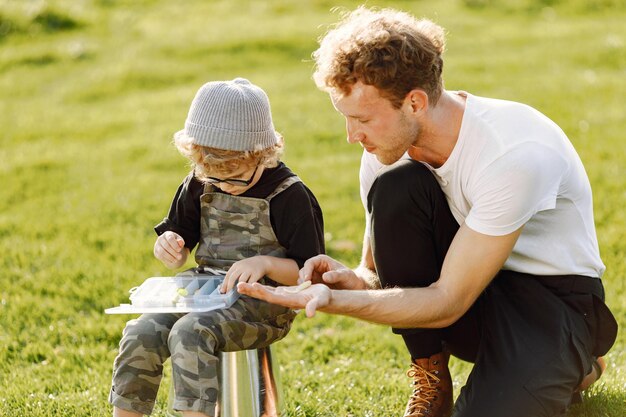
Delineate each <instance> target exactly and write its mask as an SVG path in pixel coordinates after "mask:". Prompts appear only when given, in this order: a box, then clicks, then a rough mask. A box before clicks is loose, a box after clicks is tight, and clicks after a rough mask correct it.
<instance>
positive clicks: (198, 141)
mask: <svg viewBox="0 0 626 417" xmlns="http://www.w3.org/2000/svg"><path fill="white" fill-rule="evenodd" d="M174 141H175V144H176V147H177V148H178V150H179V151H180V152H181V153H182V154H183V155H184V156H186V157H187V158H189V159H190V160H191V163H192V166H193V171H192V172H191V173H190V174H189V175H188V176H187V177H186V178H185V179H184V180H183V183H182V184H181V185H180V186H179V188H178V191H177V192H176V196H175V197H174V201H173V202H172V205H171V208H170V211H169V214H168V217H167V218H165V219H164V220H163V221H162V222H161V223H159V224H158V225H157V226H156V227H155V230H156V232H157V234H158V235H159V237H158V238H157V240H156V242H155V245H154V255H155V256H156V257H157V259H159V260H161V261H162V262H163V263H164V264H165V265H166V266H167V267H169V268H171V269H176V268H179V267H181V266H183V265H184V264H185V262H186V260H187V257H188V256H189V254H190V252H191V250H192V249H193V248H194V247H196V246H197V248H196V252H195V260H196V262H197V263H198V265H199V266H209V267H217V268H223V269H226V268H228V272H227V274H226V276H225V278H224V283H223V285H222V292H226V291H228V290H230V289H231V288H233V286H235V285H236V283H237V282H250V283H253V282H256V281H259V280H261V281H262V282H265V283H266V284H267V283H269V284H270V285H279V284H282V285H295V284H296V281H297V279H298V270H299V268H300V267H302V265H303V264H304V261H305V260H307V259H308V258H310V257H312V256H315V255H317V254H320V253H323V252H324V233H323V220H322V213H321V210H320V207H319V205H318V203H317V200H316V199H315V197H314V196H313V194H312V193H311V191H310V190H309V189H308V188H307V187H306V186H305V185H304V184H303V183H302V182H301V181H300V179H299V178H298V177H297V176H296V175H295V174H294V173H293V172H292V171H291V170H290V169H289V168H287V167H286V166H285V165H284V164H283V163H282V162H280V161H279V158H280V155H281V153H282V150H283V139H282V137H281V136H280V135H279V134H278V133H277V132H276V131H274V126H273V123H272V118H271V111H270V104H269V100H268V98H267V96H266V94H265V93H264V92H263V90H261V89H260V88H259V87H257V86H255V85H253V84H251V83H250V82H249V81H248V80H245V79H242V78H237V79H235V80H233V81H225V82H221V81H217V82H209V83H207V84H205V85H204V86H202V88H201V89H200V90H199V91H198V93H197V94H196V97H195V98H194V100H193V102H192V103H191V108H190V110H189V114H188V116H187V120H186V122H185V129H184V130H182V131H180V132H178V133H176V135H175V137H174ZM294 316H295V313H294V312H293V311H292V310H290V309H288V308H285V307H280V306H277V305H272V304H268V303H266V302H264V301H259V300H256V299H253V298H249V297H246V296H241V297H240V298H239V299H238V300H237V301H236V302H235V303H234V304H233V305H232V306H231V307H230V308H228V309H223V310H214V311H209V312H206V313H189V314H184V315H183V314H144V315H142V316H140V317H139V318H138V319H136V320H131V321H129V322H128V323H127V325H126V328H125V329H124V332H123V336H122V340H121V341H120V351H119V354H118V356H117V358H116V359H115V364H114V372H113V384H112V388H111V392H110V395H109V401H110V402H111V404H113V406H114V412H113V414H114V416H141V415H142V414H150V413H151V412H152V408H153V406H154V402H155V399H156V396H157V391H158V388H159V383H160V381H161V376H162V370H163V363H164V361H165V360H166V359H167V357H169V356H171V360H172V373H173V377H174V378H173V379H174V386H175V391H176V398H175V400H174V409H177V410H181V411H183V415H184V416H203V415H207V416H213V415H214V413H215V405H216V401H217V398H218V390H219V386H218V380H217V373H218V368H219V352H222V351H236V350H244V349H255V348H260V347H264V346H268V345H270V344H271V343H273V342H275V341H277V340H280V339H282V338H283V337H284V336H285V335H286V334H287V332H288V331H289V329H290V326H291V322H292V320H293V318H294Z"/></svg>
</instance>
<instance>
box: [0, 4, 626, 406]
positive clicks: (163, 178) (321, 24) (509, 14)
mask: <svg viewBox="0 0 626 417" xmlns="http://www.w3.org/2000/svg"><path fill="white" fill-rule="evenodd" d="M359 3H360V2H357V1H339V0H338V1H330V0H308V1H300V2H291V1H287V0H273V1H252V0H250V1H244V0H238V1H232V0H212V1H201V0H188V1H185V2H173V1H166V0H80V1H73V0H56V1H34V0H29V1H26V0H24V1H19V0H0V98H1V99H0V126H1V127H2V130H1V131H0V161H2V163H1V164H0V252H1V253H2V256H1V257H0V416H19V417H21V416H29V417H30V416H33V417H43V416H68V417H75V416H107V415H109V414H110V408H109V405H108V403H107V395H108V390H109V384H110V375H111V367H112V362H113V358H114V357H115V355H116V352H117V344H118V342H119V338H120V336H121V330H122V328H123V326H124V323H125V321H126V320H128V319H129V317H128V316H106V315H104V313H103V311H104V309H105V308H107V307H110V306H113V305H117V304H119V303H120V302H124V301H125V300H126V295H127V294H126V291H127V289H128V288H130V287H133V286H135V285H137V284H138V283H140V282H142V281H143V280H144V279H145V278H147V277H150V276H155V275H164V274H168V271H167V270H166V269H165V268H164V267H163V266H162V265H161V264H160V263H159V262H158V261H156V260H155V259H154V258H153V256H152V245H153V242H154V237H155V235H154V232H153V230H152V226H153V225H154V224H156V223H157V222H159V221H160V220H161V219H162V218H163V217H164V216H165V215H166V214H167V209H168V207H169V203H170V201H171V198H172V196H173V193H174V191H175V190H176V187H177V186H178V184H179V182H180V180H181V179H182V178H183V177H184V176H185V174H186V173H187V171H188V166H187V165H186V163H185V160H184V159H183V158H182V157H181V156H180V155H179V154H178V153H177V152H176V150H175V149H174V147H173V146H172V145H171V135H172V133H173V132H175V131H177V130H179V129H180V128H181V127H182V125H183V122H184V119H185V116H186V113H187V110H188V106H189V103H190V101H191V99H192V98H193V95H194V94H195V91H196V90H197V88H198V87H199V86H200V85H201V84H202V83H204V82H206V81H209V80H215V79H231V78H234V77H236V76H242V77H247V78H249V79H251V80H252V81H253V82H255V83H257V84H259V85H260V86H262V87H263V88H264V89H265V90H266V91H267V93H268V95H269V97H270V100H271V102H272V107H273V114H274V122H275V125H276V127H277V129H278V130H279V131H280V132H281V133H283V135H284V136H285V139H286V143H287V145H286V146H287V147H286V154H285V158H284V159H285V161H286V162H287V163H288V164H289V165H290V166H291V167H292V168H293V169H294V170H295V171H296V172H297V173H298V174H299V175H300V177H301V178H302V179H303V180H304V181H305V182H306V183H307V184H308V185H309V186H310V188H311V189H312V190H313V191H314V192H315V194H316V195H317V197H318V199H319V200H320V203H321V205H322V209H323V210H324V214H325V225H326V232H327V235H326V239H327V245H328V249H329V253H330V254H331V255H333V256H335V257H338V258H339V259H342V260H343V261H345V262H347V263H348V264H350V265H355V264H356V262H357V261H358V258H359V252H360V241H361V236H362V229H363V213H362V208H361V205H360V200H359V195H358V165H359V158H360V151H359V150H360V148H359V147H356V146H349V145H347V144H346V142H345V134H344V130H343V129H344V126H343V120H342V119H341V117H340V116H339V115H338V114H337V113H336V112H335V111H334V110H333V108H332V106H331V104H330V102H329V100H328V98H327V96H326V95H325V94H324V93H322V92H320V91H318V90H317V89H316V88H315V86H314V84H313V82H312V80H311V73H312V63H311V60H310V54H311V52H312V51H313V50H314V49H315V48H316V40H317V38H318V37H319V36H320V35H322V34H323V33H324V31H325V25H327V24H329V23H332V22H334V21H336V20H337V14H336V13H333V12H331V10H330V9H331V8H332V7H334V6H346V7H348V8H353V7H355V6H356V5H358V4H359ZM368 4H369V5H371V6H374V5H378V6H393V7H398V8H402V9H404V10H407V11H410V12H413V13H415V14H416V15H418V16H422V15H423V16H427V17H430V18H432V19H434V20H436V21H437V22H439V23H440V24H442V25H443V26H444V27H446V28H447V30H448V31H449V35H448V51H447V53H446V66H445V70H444V73H445V74H446V86H447V88H449V89H463V90H466V91H469V92H472V93H473V94H477V95H484V96H493V97H498V98H504V99H511V100H517V101H522V102H525V103H528V104H530V105H532V106H534V107H536V108H538V109H539V110H541V111H542V112H544V113H545V114H547V115H548V116H549V117H551V118H552V119H553V120H555V121H556V122H557V123H558V124H559V125H560V126H561V127H562V128H563V129H564V130H565V132H566V133H567V134H568V135H569V137H570V138H571V140H572V141H573V142H574V145H575V146H576V148H577V150H578V152H579V154H580V156H581V158H582V160H583V162H584V163H585V166H586V169H587V172H588V174H589V177H590V180H591V183H592V187H593V189H594V204H595V216H596V225H597V229H598V237H599V242H600V247H601V248H600V249H601V253H602V257H603V260H604V262H605V263H606V265H607V272H606V274H605V276H604V280H605V285H606V287H607V302H608V304H609V305H610V306H611V307H612V309H613V311H614V313H615V314H616V316H617V317H618V320H619V322H620V325H621V326H626V319H625V317H626V285H625V284H624V279H623V277H624V276H625V275H626V260H625V256H624V255H625V254H626V239H624V236H625V234H624V230H625V228H626V212H625V211H624V207H626V171H625V169H624V161H625V160H626V141H625V140H624V132H625V131H626V119H625V117H624V114H626V100H625V99H624V98H625V97H626V25H624V22H626V7H625V6H624V5H623V2H622V1H620V0H586V1H583V0H571V1H565V0H561V1H559V0H464V1H463V0H439V1H437V2H435V1H430V2H427V1H412V2H409V1H401V0H397V1H389V2H384V1H369V2H368ZM625 348H626V339H625V337H624V335H623V332H622V333H620V336H619V338H618V341H617V343H616V345H615V346H614V348H613V349H612V351H611V352H610V353H609V355H608V362H609V369H608V370H607V373H606V375H605V377H603V378H602V382H601V383H599V384H597V385H596V386H595V387H594V388H593V389H591V390H590V391H589V392H588V393H586V398H585V402H584V404H583V405H580V406H576V407H573V408H572V410H571V411H570V412H569V414H568V417H582V416H592V417H600V416H602V417H604V416H610V417H618V416H624V415H626V353H625ZM276 352H277V354H278V356H279V361H280V365H281V378H282V383H283V391H284V395H285V403H286V411H287V413H286V415H289V416H395V415H399V414H400V413H401V412H402V410H403V408H404V404H405V401H406V398H407V395H408V393H409V392H410V386H409V383H408V379H407V378H406V377H405V376H404V371H405V370H406V368H407V366H408V359H409V358H408V355H407V353H406V351H405V349H404V347H403V344H402V342H401V340H400V339H399V338H398V337H396V336H394V335H393V334H391V332H390V330H389V329H387V328H385V327H382V326H376V325H370V324H366V323H363V322H358V321H355V320H352V319H349V318H344V317H332V316H328V315H324V314H319V315H317V316H316V317H315V318H314V319H310V320H307V319H305V318H303V317H298V318H297V319H296V322H295V324H294V329H293V331H292V333H291V334H290V335H289V336H288V337H287V338H286V339H285V340H284V341H281V342H280V343H278V344H277V345H276ZM451 366H452V369H453V372H454V384H455V390H456V392H458V389H459V388H460V387H461V386H462V385H463V383H464V381H465V378H466V377H467V374H468V372H469V369H470V367H469V365H468V364H465V363H462V362H460V361H453V362H452V365H451ZM168 372H169V369H168ZM169 384H170V380H169V378H166V379H165V380H164V384H163V385H164V386H163V389H162V390H161V395H160V397H159V403H158V405H157V410H156V411H155V413H154V415H157V416H163V415H165V414H164V413H165V412H164V408H165V404H166V401H167V400H166V394H167V392H168V388H169Z"/></svg>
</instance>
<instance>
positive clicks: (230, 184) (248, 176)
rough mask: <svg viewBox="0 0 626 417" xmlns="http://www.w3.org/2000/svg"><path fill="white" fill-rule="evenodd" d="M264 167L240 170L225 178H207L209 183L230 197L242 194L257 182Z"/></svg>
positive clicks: (258, 166)
mask: <svg viewBox="0 0 626 417" xmlns="http://www.w3.org/2000/svg"><path fill="white" fill-rule="evenodd" d="M264 169H265V167H264V166H261V165H257V166H255V167H253V168H242V169H238V170H235V171H233V173H232V175H228V176H227V177H223V178H218V177H209V182H210V183H211V184H212V185H214V186H215V187H217V188H219V189H220V190H222V191H224V192H225V193H228V194H232V195H239V194H243V193H245V192H246V191H248V190H249V189H250V188H252V187H254V185H255V184H256V183H257V182H259V179H260V178H261V175H262V174H263V170H264Z"/></svg>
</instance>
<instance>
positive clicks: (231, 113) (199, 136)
mask: <svg viewBox="0 0 626 417" xmlns="http://www.w3.org/2000/svg"><path fill="white" fill-rule="evenodd" d="M176 135H186V136H189V137H191V138H192V141H193V143H195V144H197V145H202V146H208V147H211V148H217V149H224V150H231V151H253V150H261V149H266V148H269V147H271V146H274V145H275V144H276V143H277V142H278V138H277V134H276V131H275V130H274V124H273V123H272V113H271V110H270V102H269V99H268V98H267V95H266V94H265V92H264V91H263V90H262V89H261V88H260V87H257V86H256V85H254V84H252V83H251V82H250V81H248V80H246V79H244V78H236V79H234V80H232V81H212V82H209V83H206V84H205V85H203V86H202V87H201V88H200V90H198V92H197V93H196V97H195V98H194V99H193V101H192V102H191V108H190V109H189V114H188V115H187V120H186V121H185V129H184V130H181V131H180V132H178V133H176Z"/></svg>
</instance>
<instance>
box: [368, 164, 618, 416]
mask: <svg viewBox="0 0 626 417" xmlns="http://www.w3.org/2000/svg"><path fill="white" fill-rule="evenodd" d="M368 211H369V212H370V214H371V220H372V229H371V236H370V238H371V244H372V252H373V256H374V262H375V265H376V270H377V272H378V276H379V278H380V281H381V284H382V286H383V288H384V287H394V286H397V287H425V286H428V285H430V284H431V283H433V282H435V281H436V280H437V279H438V278H439V274H440V271H441V265H442V263H443V259H444V257H445V255H446V253H447V251H448V248H449V246H450V243H451V242H452V239H453V238H454V235H455V234H456V232H457V230H458V227H459V226H458V224H457V223H456V221H455V219H454V217H453V216H452V213H451V212H450V209H449V207H448V204H447V201H446V198H445V196H444V194H443V192H442V191H441V188H440V187H439V185H438V184H437V182H436V181H435V178H434V176H433V175H432V173H431V172H430V171H429V170H428V169H427V168H426V167H425V166H424V165H422V164H420V163H418V162H414V161H401V162H398V163H396V164H394V165H393V166H391V167H388V168H386V169H385V170H384V171H382V172H381V173H380V174H379V176H378V177H377V179H376V181H375V182H374V184H373V186H372V189H371V191H370V194H369V196H368ZM603 298H604V291H603V288H602V284H601V281H600V280H599V279H597V278H589V277H579V276H573V277H553V276H551V277H537V276H532V275H528V274H522V273H517V272H512V271H501V272H500V273H499V274H498V275H497V277H496V278H495V279H494V280H493V281H492V282H491V283H490V284H489V286H488V287H487V288H486V289H485V291H484V292H483V293H482V294H481V296H480V297H479V298H478V300H477V301H476V302H475V303H474V305H473V306H472V307H471V308H470V310H469V311H468V312H467V313H466V314H465V315H464V316H463V317H462V318H461V319H459V320H458V321H457V322H456V323H454V324H453V325H451V326H450V327H447V328H444V329H393V331H394V332H395V333H398V334H400V335H402V337H403V338H404V341H405V343H406V345H407V348H408V349H409V352H410V353H411V356H412V358H421V357H427V356H430V355H432V354H433V353H436V352H440V351H442V349H443V348H444V347H445V349H447V350H449V351H450V352H451V353H452V354H453V355H455V356H457V357H459V358H461V359H463V360H467V361H470V362H474V363H475V365H474V368H473V370H472V372H471V374H470V376H469V378H468V381H467V384H466V386H465V387H463V389H462V390H461V393H460V395H459V398H458V400H457V403H456V405H455V413H454V416H455V417H461V416H463V417H480V416H490V417H498V416H502V417H515V416H519V417H533V416H552V415H556V414H558V413H560V412H561V411H562V410H564V409H565V408H567V406H568V405H569V404H570V401H571V398H572V394H573V392H574V390H575V388H576V386H577V385H578V384H579V383H580V380H581V379H582V377H583V376H584V375H585V374H586V373H588V372H589V371H590V370H591V361H592V357H593V356H598V355H602V354H604V353H606V351H608V349H609V347H610V346H611V345H612V343H613V341H614V340H615V333H616V327H615V325H614V323H615V321H614V319H613V317H612V315H611V314H610V312H609V311H608V309H607V308H606V306H605V305H604V303H603V301H602V300H603ZM416 308H419V306H416ZM599 323H604V324H603V325H599ZM607 323H608V324H607Z"/></svg>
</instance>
